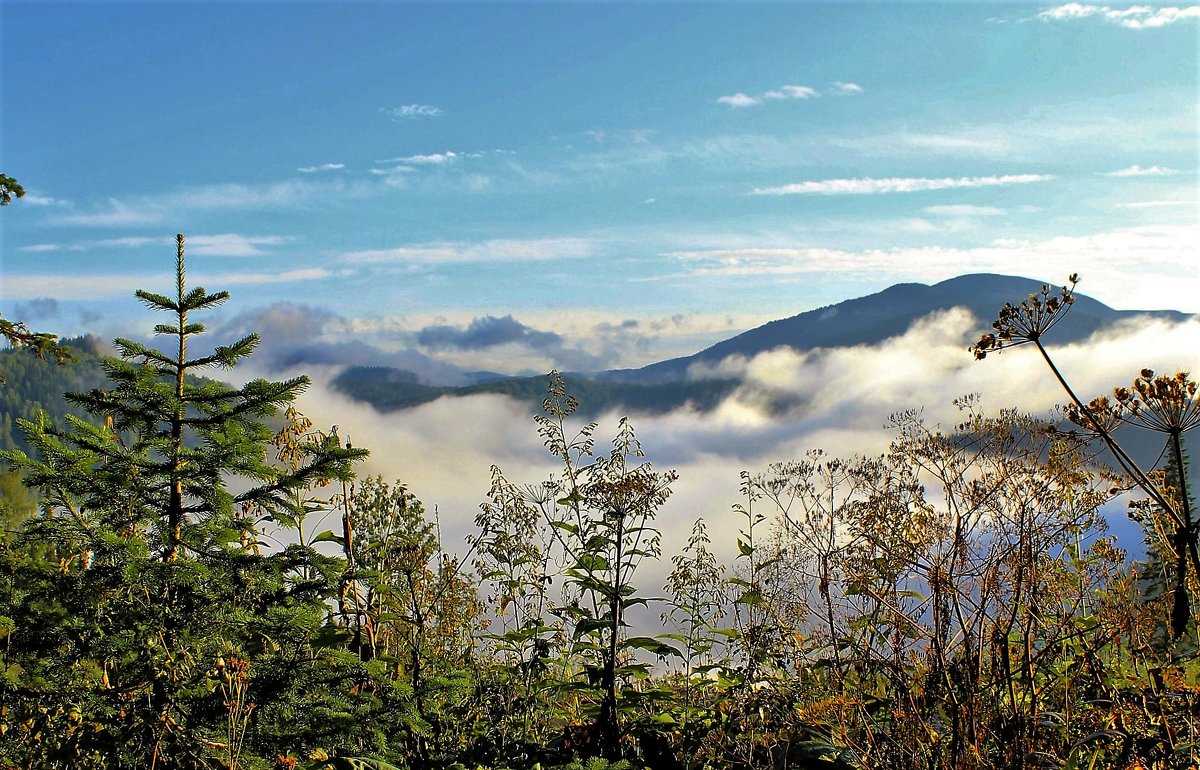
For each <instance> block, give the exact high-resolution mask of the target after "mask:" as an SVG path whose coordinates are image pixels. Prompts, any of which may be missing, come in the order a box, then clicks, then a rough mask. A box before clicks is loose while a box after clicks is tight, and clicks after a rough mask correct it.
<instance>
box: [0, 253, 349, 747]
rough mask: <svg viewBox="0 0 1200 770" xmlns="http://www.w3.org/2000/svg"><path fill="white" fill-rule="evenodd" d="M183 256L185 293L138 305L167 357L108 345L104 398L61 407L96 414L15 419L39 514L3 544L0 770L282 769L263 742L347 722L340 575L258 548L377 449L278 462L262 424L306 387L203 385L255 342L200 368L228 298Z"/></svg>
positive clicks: (78, 399) (309, 554) (222, 352)
mask: <svg viewBox="0 0 1200 770" xmlns="http://www.w3.org/2000/svg"><path fill="white" fill-rule="evenodd" d="M177 244H178V249H177V263H176V286H175V296H174V297H168V296H164V295H159V294H153V293H150V292H145V291H138V292H137V297H138V298H139V299H140V300H141V301H142V302H143V303H145V304H146V305H147V306H149V307H150V308H152V309H154V310H158V311H162V312H164V313H168V314H170V315H171V316H172V319H171V321H170V322H169V323H166V324H160V325H158V326H156V327H155V333H156V334H159V335H162V336H164V337H167V338H169V339H170V340H171V351H170V352H169V353H168V352H162V351H160V350H158V349H155V348H153V347H149V346H147V345H143V344H141V343H138V342H135V341H132V340H127V339H118V340H116V342H115V344H116V347H117V349H118V350H119V351H120V353H121V358H119V359H107V360H106V361H105V364H104V367H105V370H106V372H107V374H108V377H109V378H110V380H111V381H112V385H111V387H109V388H108V389H106V390H102V389H95V390H92V391H90V392H88V393H75V394H69V395H68V398H69V399H70V400H71V401H73V402H75V403H77V404H80V405H82V406H83V407H85V408H86V410H87V411H88V412H89V413H90V414H91V415H92V416H93V418H94V420H93V421H90V422H89V421H85V420H82V419H78V418H74V417H68V418H67V421H68V425H67V426H66V427H65V428H59V427H54V426H51V425H49V424H48V422H47V421H46V420H45V419H41V420H38V421H35V422H30V421H23V424H22V427H23V428H24V430H25V431H26V433H27V436H28V441H29V443H30V445H31V446H33V447H34V449H35V450H36V451H35V455H36V459H34V458H31V457H29V456H26V455H25V454H24V453H23V452H19V451H18V452H8V453H4V454H3V457H4V459H7V460H9V461H10V462H11V463H12V464H13V465H15V466H17V467H19V468H21V469H23V470H24V471H25V473H26V478H27V480H28V483H29V485H30V486H31V487H32V488H35V489H37V490H38V491H39V493H40V496H41V505H42V511H41V513H40V515H38V516H36V517H34V518H33V519H31V520H30V521H29V522H28V523H27V524H26V526H25V528H24V530H23V532H22V534H21V535H20V536H18V538H17V539H16V541H15V543H14V544H13V545H12V546H11V547H8V546H0V570H2V572H0V583H2V585H0V641H2V645H0V672H5V673H4V676H3V678H2V679H0V765H4V766H15V767H41V768H53V767H83V766H86V767H96V768H110V767H111V768H126V767H128V768H134V767H137V768H147V767H151V768H153V767H160V768H166V767H182V768H187V767H211V766H213V764H214V760H216V761H217V762H219V763H220V766H222V767H239V766H245V764H246V763H247V762H250V763H252V759H251V757H252V755H253V754H254V753H255V752H259V756H263V755H266V756H274V754H275V753H276V752H277V751H278V750H280V749H281V747H280V746H278V745H275V744H272V743H270V741H271V738H270V736H281V737H282V738H283V739H289V738H290V739H291V740H293V741H297V740H299V741H301V742H303V741H304V740H305V738H304V737H303V736H305V735H308V734H309V733H311V732H312V731H308V732H306V727H307V725H306V724H305V723H304V719H305V718H307V719H309V720H321V721H323V723H324V725H325V726H324V728H323V729H326V730H327V729H329V727H330V726H331V725H334V724H336V722H335V720H332V719H330V718H329V717H328V714H330V713H344V712H346V711H348V710H349V708H348V707H347V706H346V704H345V703H344V702H340V701H338V699H337V696H336V693H337V692H338V689H339V688H338V686H337V682H338V681H344V680H345V678H346V677H347V676H350V675H352V674H353V675H357V674H355V672H354V671H352V670H351V669H353V668H354V666H353V662H352V661H349V660H342V659H340V658H336V656H334V658H335V659H331V658H330V654H332V653H329V651H326V650H323V649H322V648H321V645H320V644H318V643H316V642H315V641H314V640H315V639H319V638H320V628H321V626H322V624H323V623H325V622H326V618H327V615H328V611H327V605H326V603H325V602H326V598H327V596H328V591H329V590H330V589H329V586H330V585H331V584H332V582H333V580H335V579H336V574H335V573H337V572H338V570H339V567H338V565H337V564H336V563H333V562H330V561H329V560H328V559H322V557H320V556H319V555H318V554H317V553H316V552H314V551H313V550H312V549H311V548H307V547H305V546H303V545H293V546H288V547H286V548H284V549H282V550H279V551H276V552H273V553H263V550H262V548H261V547H260V537H259V536H260V534H261V532H262V530H263V529H264V528H266V529H269V528H271V527H273V526H277V525H283V526H289V525H290V524H291V522H292V521H293V519H294V517H296V516H298V515H302V511H300V510H297V506H296V502H295V501H296V500H297V499H300V498H301V495H298V494H296V492H297V491H298V490H301V489H303V488H305V487H306V486H308V485H310V484H312V483H315V482H317V481H319V480H323V479H333V478H342V479H346V478H349V477H350V475H351V466H352V465H353V463H354V462H355V461H356V460H358V459H360V458H362V457H363V456H364V455H365V454H366V453H365V452H364V451H363V450H351V449H348V448H344V447H342V446H340V445H339V444H338V442H337V441H336V439H331V440H326V441H314V442H310V443H309V445H308V446H307V447H306V457H305V458H304V461H303V462H302V463H298V464H295V465H294V466H293V467H281V466H279V465H277V464H271V463H270V462H268V449H269V448H270V441H271V438H272V436H273V431H272V430H271V429H270V428H269V427H268V426H267V425H266V424H264V422H263V420H264V419H265V418H268V417H270V416H271V415H273V414H275V413H276V411H277V409H278V408H279V407H280V406H282V405H285V404H287V403H289V402H290V401H292V400H293V399H295V398H296V396H297V395H298V394H299V393H300V392H301V391H302V390H303V389H304V388H305V386H306V385H307V384H308V380H307V379H306V378H303V377H300V378H295V379H291V380H287V381H285V382H268V381H266V380H261V379H259V380H254V381H252V382H249V383H247V384H246V385H244V386H242V387H240V388H233V387H229V386H227V385H224V384H221V383H219V382H216V381H212V380H200V379H197V377H196V375H198V374H201V373H203V372H205V371H208V370H211V369H214V368H216V369H229V368H232V367H234V366H235V365H237V363H238V362H239V361H240V360H241V359H243V358H245V357H246V356H248V355H249V354H250V353H252V352H253V350H254V349H255V347H256V345H257V344H258V337H257V336H255V335H250V336H247V337H244V338H243V339H240V340H238V341H236V342H234V343H233V344H231V345H224V346H217V347H216V348H215V349H213V350H212V352H210V353H208V354H206V355H202V356H199V357H195V358H192V357H190V353H189V344H190V343H192V342H193V341H194V340H195V339H196V337H197V336H198V335H200V334H202V333H203V332H204V326H203V325H202V324H200V323H197V322H195V321H194V320H193V319H192V314H193V313H195V312H198V311H202V310H206V309H209V308H212V307H214V306H217V305H219V304H221V303H222V302H224V301H225V300H226V299H227V298H228V294H227V293H225V292H218V293H215V294H210V293H208V292H206V291H205V290H204V289H203V288H194V289H191V290H188V289H187V288H186V286H185V271H184V238H183V236H182V235H180V236H178V238H177ZM314 574H318V575H325V576H326V577H327V579H326V580H324V581H322V580H313V579H311V576H312V575H314ZM302 576H303V577H304V579H301V577H302ZM317 669H320V673H318V672H317ZM314 679H323V682H322V683H323V684H324V685H325V688H324V690H320V689H318V690H316V691H314V690H313V689H312V681H313V680H314ZM342 689H343V690H346V691H348V690H349V686H347V687H345V688H342ZM305 699H308V700H307V702H306V700H305ZM287 720H292V722H293V724H292V725H291V730H290V732H289V730H288V729H283V726H282V725H280V724H277V723H278V722H280V721H284V722H285V723H286V721H287ZM316 729H318V728H314V730H316ZM313 740H316V739H315V738H314V739H313ZM293 745H294V744H293ZM296 748H302V747H299V746H297V747H296Z"/></svg>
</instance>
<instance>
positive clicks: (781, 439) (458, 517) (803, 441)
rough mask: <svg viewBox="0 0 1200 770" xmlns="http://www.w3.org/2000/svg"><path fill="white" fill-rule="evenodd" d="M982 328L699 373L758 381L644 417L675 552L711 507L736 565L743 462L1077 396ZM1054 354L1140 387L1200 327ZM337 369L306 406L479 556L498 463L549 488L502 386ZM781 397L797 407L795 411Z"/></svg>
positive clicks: (324, 376)
mask: <svg viewBox="0 0 1200 770" xmlns="http://www.w3.org/2000/svg"><path fill="white" fill-rule="evenodd" d="M981 326H982V324H981V323H980V322H979V321H977V320H976V319H974V318H973V317H972V316H971V315H970V314H969V313H968V312H966V311H963V310H952V311H948V312H944V313H939V314H935V315H933V316H931V317H929V318H927V319H926V320H924V321H922V322H920V323H918V324H916V325H914V326H913V327H912V328H911V329H910V330H909V331H907V332H906V333H904V334H902V335H900V336H898V337H895V338H892V339H890V340H887V341H886V342H884V343H882V344H879V345H874V346H865V347H853V348H835V349H828V350H816V351H812V352H808V353H798V352H795V351H793V350H791V349H776V350H773V351H770V352H767V353H763V354H760V355H758V356H755V357H753V358H750V359H746V358H740V357H733V358H730V359H726V360H725V361H724V362H722V363H721V364H720V365H719V366H716V367H712V368H707V369H699V368H697V369H694V370H693V371H692V372H690V375H689V376H691V377H694V378H703V377H729V376H731V375H734V376H737V377H738V378H740V379H741V380H742V382H743V384H742V385H741V387H739V388H738V389H737V390H736V391H735V392H734V393H733V394H732V395H731V396H730V397H728V398H727V399H726V400H725V401H724V402H723V403H721V404H720V406H719V407H718V408H716V409H715V410H713V411H710V412H706V413H698V412H696V411H693V410H690V409H686V408H682V409H678V410H676V411H673V412H671V413H669V414H665V415H658V416H652V415H636V414H634V415H630V418H631V421H632V423H633V424H634V426H635V428H636V430H637V435H638V437H639V439H640V440H641V442H642V445H643V448H644V450H645V454H646V459H648V460H649V461H651V462H652V463H654V465H655V466H656V467H657V468H658V469H660V470H666V469H668V468H673V469H676V470H677V471H678V472H679V480H678V481H677V482H676V484H675V485H674V493H673V495H672V496H671V498H670V499H669V500H668V501H667V503H666V505H665V506H664V507H663V509H662V510H661V511H660V513H659V516H658V519H657V525H658V527H659V528H660V529H661V531H662V533H663V553H664V556H668V557H669V555H671V554H674V553H676V552H677V551H678V549H679V547H680V546H681V545H682V543H683V542H684V541H685V540H686V537H687V534H688V532H689V531H690V528H691V525H692V522H693V521H694V520H695V519H696V518H698V517H701V516H702V517H704V518H705V519H706V521H707V523H708V526H709V532H710V534H711V535H712V537H713V544H714V547H715V549H716V550H717V551H718V552H719V553H720V554H721V555H722V556H724V557H725V558H726V559H727V560H728V559H730V558H732V556H733V555H734V552H735V551H736V549H735V547H734V543H735V535H736V532H737V531H738V529H739V527H740V525H741V521H740V520H739V518H738V517H737V516H735V515H734V514H733V513H732V512H731V506H732V505H733V504H734V503H736V502H737V501H738V499H739V493H738V485H739V472H740V471H741V470H743V469H745V470H749V471H750V472H751V473H756V472H758V471H761V470H765V469H766V467H767V465H768V464H769V463H771V462H775V461H779V460H788V459H793V458H798V457H801V456H802V455H803V454H804V453H805V452H806V451H808V450H810V449H817V448H819V449H823V450H825V451H826V452H827V453H828V454H829V455H832V456H850V455H856V454H857V455H871V454H877V453H879V452H882V451H883V450H884V449H885V448H886V447H887V445H888V443H889V442H890V441H891V438H892V436H891V435H890V434H889V432H888V431H887V429H886V428H885V423H886V422H887V419H888V417H889V415H891V414H893V413H896V412H898V411H901V410H906V409H920V410H922V411H923V414H924V417H925V420H926V422H927V423H928V424H929V425H931V426H933V425H941V426H942V427H943V428H946V429H949V428H952V427H953V425H954V424H956V423H957V422H958V421H959V420H960V415H959V413H958V411H957V409H956V407H955V406H954V405H953V403H952V402H953V401H954V399H956V398H958V397H960V396H963V395H967V394H978V395H979V397H980V403H981V409H982V411H983V412H984V413H995V412H997V411H999V410H1000V409H1003V408H1008V407H1017V408H1019V409H1022V410H1025V411H1028V412H1031V413H1034V414H1038V415H1049V414H1050V413H1051V411H1052V410H1053V409H1054V407H1055V405H1056V404H1060V403H1064V402H1065V401H1066V396H1065V394H1064V393H1063V391H1062V390H1061V388H1060V387H1059V385H1058V383H1057V382H1056V381H1055V380H1054V378H1053V376H1052V374H1051V372H1050V370H1049V369H1048V368H1047V367H1046V365H1045V363H1044V362H1043V361H1042V360H1041V358H1040V356H1039V355H1038V353H1037V351H1036V350H1035V349H1034V348H1033V347H1032V346H1026V347H1022V348H1016V349H1012V350H1008V351H1005V352H1004V353H1003V354H1001V355H991V356H989V357H988V359H987V360H985V361H975V360H973V358H972V356H971V354H970V353H969V352H968V346H969V345H970V344H971V343H972V342H974V341H975V340H976V339H977V337H978V334H979V329H980V328H981ZM1051 353H1052V355H1053V357H1054V359H1055V362H1056V363H1057V365H1058V366H1059V368H1060V369H1061V370H1062V371H1063V372H1064V374H1065V375H1066V377H1067V378H1068V380H1069V381H1070V382H1071V384H1072V385H1073V386H1074V387H1075V388H1076V389H1077V392H1078V394H1079V395H1080V397H1081V398H1084V399H1085V400H1086V399H1089V398H1091V397H1092V396H1095V395H1100V394H1102V393H1108V392H1111V389H1112V387H1113V386H1116V385H1128V384H1129V383H1130V382H1131V381H1132V380H1133V378H1134V377H1135V376H1136V375H1137V374H1138V372H1139V371H1140V370H1141V369H1143V368H1146V367H1149V368H1151V369H1154V370H1155V371H1156V372H1159V373H1165V372H1172V373H1173V372H1175V371H1178V370H1181V369H1182V370H1188V371H1193V372H1195V371H1197V370H1198V369H1200V322H1197V321H1195V320H1191V321H1188V322H1185V323H1176V324H1171V323H1167V322H1164V321H1158V320H1141V321H1136V322H1130V323H1126V324H1123V325H1121V326H1118V327H1115V328H1111V329H1108V330H1106V331H1105V332H1103V333H1102V334H1100V335H1097V336H1095V337H1093V338H1091V339H1088V340H1086V341H1084V342H1083V343H1080V344H1073V345H1066V346H1061V347H1052V348H1051ZM337 371H338V370H337V369H335V368H325V369H317V370H312V369H310V370H309V371H308V372H307V373H308V374H309V375H310V376H311V377H312V378H313V387H312V388H311V389H310V390H309V391H308V392H307V393H306V394H305V395H304V396H303V397H302V398H301V400H300V403H299V407H300V409H301V411H303V412H304V413H305V414H306V415H307V416H308V417H310V418H311V419H312V420H314V422H316V424H317V425H318V426H320V427H322V428H323V429H326V430H328V429H329V427H330V426H332V425H333V424H337V425H338V426H339V433H340V435H341V436H342V437H343V438H345V437H347V436H348V437H349V438H350V439H351V440H352V441H353V443H354V445H355V446H358V447H366V448H369V449H370V450H371V457H370V459H369V460H368V461H367V462H366V464H365V467H364V468H362V469H361V473H363V474H372V475H374V474H381V475H383V476H384V477H385V479H389V480H396V481H400V482H403V483H405V484H406V485H408V486H409V488H410V489H411V490H412V491H413V492H414V493H415V494H416V495H417V496H418V497H420V498H421V499H422V500H423V501H424V502H425V504H426V507H427V509H429V510H430V511H433V510H434V509H435V508H436V510H437V512H438V516H439V520H440V525H441V531H442V538H443V544H444V546H445V547H446V548H447V549H448V550H452V551H460V552H461V551H464V550H465V548H466V546H465V545H464V537H465V536H466V535H467V534H468V533H469V532H471V531H473V527H474V518H475V514H476V512H477V511H478V509H479V504H480V503H481V502H482V501H483V500H484V498H485V495H486V493H487V491H488V488H489V485H490V474H491V467H492V466H493V465H496V466H499V467H500V468H501V469H503V471H504V473H505V475H506V476H507V477H508V478H509V479H510V480H511V481H514V482H517V483H536V482H539V481H541V480H543V479H545V478H546V477H547V475H548V474H550V473H552V472H554V471H555V470H556V466H555V463H554V461H553V458H552V457H550V455H549V454H548V453H547V452H546V450H545V449H544V447H543V446H542V444H541V438H540V437H539V436H538V434H537V431H536V426H535V424H534V422H533V420H532V418H531V413H530V410H529V409H528V407H527V405H525V404H521V403H517V402H515V401H513V400H510V399H508V398H505V397H502V396H496V395H477V396H469V397H462V398H452V397H446V398H442V399H439V400H437V401H434V402H431V403H428V404H425V405H422V406H419V407H415V408H412V409H408V410H405V411H399V412H391V413H387V414H382V413H379V412H377V411H375V410H374V409H373V408H372V407H370V406H368V405H366V404H363V403H361V402H356V401H353V400H350V399H349V398H347V397H346V396H344V395H342V394H340V393H339V392H338V391H336V390H334V389H333V388H331V387H330V386H329V385H328V383H329V381H330V379H331V378H332V377H333V376H334V375H336V373H337ZM567 385H568V388H569V386H570V382H569V381H568V383H567ZM780 403H784V404H787V408H786V409H785V411H784V412H783V413H782V414H780V413H779V411H778V408H777V407H778V404H780ZM771 405H774V407H773V408H768V407H769V406H771ZM621 416H622V415H620V414H616V413H610V414H605V415H603V416H602V417H601V418H600V419H599V421H598V422H599V427H598V429H597V432H596V436H597V450H598V451H605V449H606V448H605V447H604V442H607V441H608V440H609V439H610V438H611V436H612V435H613V433H614V431H615V430H616V427H617V423H618V420H619V418H620V417H621ZM580 424H582V421H580ZM1125 430H1134V429H1133V428H1126V429H1125ZM1114 518H1116V517H1115V516H1114ZM1131 533H1132V530H1131V529H1130V528H1129V527H1127V526H1126V527H1125V528H1124V531H1123V534H1122V535H1121V536H1122V537H1123V538H1132V539H1133V542H1129V540H1124V541H1123V543H1122V544H1123V545H1126V546H1127V547H1128V546H1131V545H1136V540H1137V536H1136V535H1133V534H1131ZM668 567H669V560H668V559H667V558H664V559H663V560H662V562H661V563H660V564H657V565H649V564H647V565H645V566H644V568H643V571H642V573H641V574H640V575H639V579H638V583H639V584H640V585H643V586H645V587H646V588H647V589H648V590H650V591H653V590H655V589H656V588H657V587H659V586H661V585H662V581H663V576H664V575H665V574H666V572H667V569H668Z"/></svg>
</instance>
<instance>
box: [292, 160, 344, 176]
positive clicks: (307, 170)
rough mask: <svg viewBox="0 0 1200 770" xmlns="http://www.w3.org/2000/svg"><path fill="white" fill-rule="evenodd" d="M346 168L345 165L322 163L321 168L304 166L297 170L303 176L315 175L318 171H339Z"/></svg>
mask: <svg viewBox="0 0 1200 770" xmlns="http://www.w3.org/2000/svg"><path fill="white" fill-rule="evenodd" d="M345 167H346V164H345V163H322V164H321V165H319V166H304V167H302V168H298V169H296V170H297V171H299V172H300V173H301V174H315V173H317V172H318V171H338V170H340V169H343V168H345Z"/></svg>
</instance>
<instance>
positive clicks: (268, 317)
mask: <svg viewBox="0 0 1200 770" xmlns="http://www.w3.org/2000/svg"><path fill="white" fill-rule="evenodd" d="M353 326H354V322H353V321H351V320H350V319H347V318H345V317H343V316H341V315H338V314H336V313H333V312H331V311H329V310H327V309H325V308H319V307H314V306H312V305H304V304H300V303H295V302H276V303H274V304H272V305H270V306H268V307H264V308H257V309H254V310H248V311H245V312H243V313H239V314H238V315H236V316H234V317H232V318H230V319H228V320H226V321H224V322H223V323H222V324H220V325H219V326H217V327H215V328H214V334H213V337H214V338H233V337H241V336H243V335H246V334H250V333H255V334H258V335H259V336H260V337H261V338H262V343H261V345H260V346H259V349H258V351H257V352H256V354H255V357H254V361H255V363H256V365H257V366H259V367H264V368H265V369H266V370H267V371H268V372H269V373H271V374H273V375H277V374H278V373H280V372H284V371H287V370H289V369H294V368H300V369H304V368H308V367H314V366H318V367H321V366H326V367H338V368H340V367H343V366H388V367H393V368H396V369H403V370H405V371H409V372H413V373H414V374H416V375H417V378H418V380H419V381H421V382H423V383H426V384H430V385H461V384H465V380H464V378H463V373H462V370H461V369H459V368H457V367H455V366H453V365H451V364H447V363H444V362H441V361H438V360H436V359H434V358H431V357H430V356H427V355H425V354H424V353H421V352H420V351H417V350H413V349H412V348H411V347H408V346H406V345H405V344H404V343H405V340H404V339H403V335H391V336H392V339H391V340H388V339H386V336H385V339H384V340H383V341H384V342H389V341H390V342H391V344H389V345H387V346H386V347H385V346H382V345H379V344H372V343H370V342H366V341H364V340H363V339H362V338H361V335H356V334H353Z"/></svg>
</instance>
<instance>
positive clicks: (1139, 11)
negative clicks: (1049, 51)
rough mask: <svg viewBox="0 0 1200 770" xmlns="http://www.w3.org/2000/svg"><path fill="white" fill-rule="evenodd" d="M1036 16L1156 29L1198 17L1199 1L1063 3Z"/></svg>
mask: <svg viewBox="0 0 1200 770" xmlns="http://www.w3.org/2000/svg"><path fill="white" fill-rule="evenodd" d="M1037 18H1039V19H1041V20H1042V21H1046V22H1053V21H1072V20H1076V19H1087V18H1099V19H1103V20H1104V21H1106V22H1108V23H1110V24H1116V25H1118V26H1121V27H1125V28H1126V29H1156V28H1159V27H1165V26H1168V25H1170V24H1174V23H1176V22H1179V21H1184V20H1187V19H1200V5H1189V6H1185V7H1178V6H1162V7H1158V8H1156V7H1154V6H1150V5H1131V6H1129V7H1128V8H1112V7H1109V6H1107V5H1089V4H1084V3H1066V4H1064V5H1056V6H1054V7H1052V8H1047V9H1046V10H1044V11H1042V12H1040V13H1039V14H1038V15H1037Z"/></svg>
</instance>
